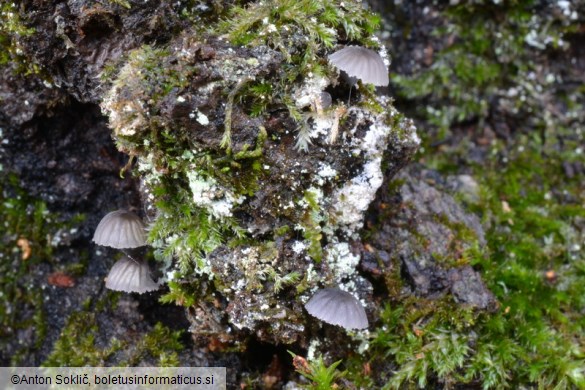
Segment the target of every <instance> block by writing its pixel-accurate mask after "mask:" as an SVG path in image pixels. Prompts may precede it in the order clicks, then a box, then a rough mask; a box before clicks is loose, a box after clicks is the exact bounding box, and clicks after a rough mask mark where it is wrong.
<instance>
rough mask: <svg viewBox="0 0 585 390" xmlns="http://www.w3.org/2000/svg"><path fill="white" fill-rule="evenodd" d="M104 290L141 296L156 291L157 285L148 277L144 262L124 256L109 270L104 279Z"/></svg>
mask: <svg viewBox="0 0 585 390" xmlns="http://www.w3.org/2000/svg"><path fill="white" fill-rule="evenodd" d="M106 288H109V289H110V290H115V291H123V292H127V293H130V292H137V293H139V294H142V293H145V292H148V291H154V290H158V288H159V284H158V283H156V282H155V281H154V280H152V278H151V277H150V269H149V268H148V264H146V262H144V261H138V260H134V259H131V258H130V257H128V256H124V257H123V258H121V259H120V260H118V261H117V262H116V264H114V266H113V267H112V269H111V270H110V273H109V274H108V277H107V278H106Z"/></svg>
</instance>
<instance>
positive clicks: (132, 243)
mask: <svg viewBox="0 0 585 390" xmlns="http://www.w3.org/2000/svg"><path fill="white" fill-rule="evenodd" d="M93 242H95V243H96V244H98V245H103V246H109V247H112V248H116V249H131V248H138V247H141V246H144V245H146V225H145V224H144V222H142V219H140V217H139V216H138V215H136V214H134V213H132V212H130V211H126V210H117V211H112V212H111V213H108V214H107V215H106V216H105V217H103V218H102V220H101V221H100V223H99V224H98V226H97V228H96V229H95V233H94V235H93Z"/></svg>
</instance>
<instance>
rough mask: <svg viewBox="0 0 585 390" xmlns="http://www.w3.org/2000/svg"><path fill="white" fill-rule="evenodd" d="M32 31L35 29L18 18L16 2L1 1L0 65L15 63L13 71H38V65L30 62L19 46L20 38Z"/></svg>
mask: <svg viewBox="0 0 585 390" xmlns="http://www.w3.org/2000/svg"><path fill="white" fill-rule="evenodd" d="M34 33H35V30H34V29H33V28H30V27H27V26H26V25H25V24H24V23H23V21H22V19H21V18H20V15H19V9H18V7H17V5H16V3H14V2H11V1H6V2H2V4H0V67H4V66H7V65H9V64H11V65H14V64H16V69H15V71H17V72H21V73H24V74H30V73H39V70H40V67H39V65H38V64H36V63H31V62H30V61H29V60H28V59H27V58H26V57H25V56H24V53H23V52H22V49H21V47H20V40H21V39H25V38H27V37H30V36H32V35H33V34H34Z"/></svg>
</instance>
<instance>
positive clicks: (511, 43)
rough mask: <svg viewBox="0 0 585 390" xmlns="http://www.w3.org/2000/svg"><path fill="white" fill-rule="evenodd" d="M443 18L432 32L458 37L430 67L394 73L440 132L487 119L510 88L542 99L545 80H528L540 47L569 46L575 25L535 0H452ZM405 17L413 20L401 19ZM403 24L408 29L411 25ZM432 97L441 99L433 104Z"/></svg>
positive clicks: (406, 94)
mask: <svg viewBox="0 0 585 390" xmlns="http://www.w3.org/2000/svg"><path fill="white" fill-rule="evenodd" d="M550 7H551V8H553V7H554V6H553V5H552V4H551V5H550ZM441 17H442V18H444V20H445V23H444V24H442V25H441V26H440V27H437V28H436V29H435V31H434V33H433V35H435V36H438V37H445V36H453V37H456V39H455V40H454V42H450V43H448V44H444V46H443V47H441V48H440V49H439V50H438V51H436V52H435V54H434V56H433V64H432V65H431V66H429V67H425V68H422V69H420V70H416V71H415V72H414V73H413V74H409V75H405V74H398V73H397V74H394V75H393V76H392V83H394V84H396V85H397V86H399V87H400V94H401V95H402V97H405V98H408V99H416V100H417V103H418V104H415V105H411V106H412V107H415V110H416V115H417V116H419V117H421V118H425V120H427V121H428V122H429V123H431V124H433V125H434V126H436V127H437V128H438V129H439V130H440V132H439V137H444V136H445V135H446V133H447V132H448V131H449V128H450V126H451V125H453V124H456V123H460V122H464V121H470V120H473V121H479V123H482V124H483V121H484V120H485V119H486V118H487V116H488V115H489V109H490V102H493V100H494V99H496V98H498V97H502V96H504V97H505V96H506V94H507V92H508V91H509V90H511V89H515V90H516V93H518V94H519V95H524V96H525V97H528V100H532V99H533V97H534V98H537V96H536V95H538V92H537V91H539V89H538V88H534V87H535V86H536V85H538V84H539V83H540V82H539V81H537V80H534V79H531V80H527V79H526V75H527V74H530V73H531V72H536V73H538V72H539V70H538V68H537V66H536V65H537V64H536V62H535V61H534V58H535V57H537V56H538V55H539V52H544V51H545V50H557V49H561V44H564V47H566V46H567V45H566V42H563V39H564V38H565V36H567V34H569V33H571V32H573V31H575V28H576V25H575V24H571V23H568V20H566V18H567V17H566V16H563V14H562V13H561V12H542V7H541V6H540V5H539V4H538V3H537V2H534V1H530V0H529V1H512V2H490V1H480V2H474V4H473V5H470V4H459V5H453V6H448V7H445V9H444V10H443V12H442V13H441ZM405 22H406V23H409V21H408V20H407V19H405V20H404V21H402V20H397V21H396V23H397V24H398V25H402V24H404V23H405ZM401 27H402V28H404V29H405V30H406V31H408V30H409V26H407V25H402V26H401ZM529 37H530V38H529ZM429 38H430V37H429ZM527 42H531V44H527ZM531 95H532V96H531ZM430 96H432V97H433V98H436V100H432V101H430V104H428V103H429V100H428V99H427V98H428V97H430ZM518 102H520V100H518ZM516 104H518V106H517V107H516V108H517V109H518V111H520V112H523V113H524V114H526V115H531V110H530V109H526V108H527V107H526V101H523V103H522V104H519V103H516ZM535 112H538V111H535Z"/></svg>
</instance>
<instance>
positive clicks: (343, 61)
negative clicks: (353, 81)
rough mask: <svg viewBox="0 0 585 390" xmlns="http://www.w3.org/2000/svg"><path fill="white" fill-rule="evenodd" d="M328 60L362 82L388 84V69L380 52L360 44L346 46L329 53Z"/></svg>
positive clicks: (376, 84) (381, 85) (378, 84)
mask: <svg viewBox="0 0 585 390" xmlns="http://www.w3.org/2000/svg"><path fill="white" fill-rule="evenodd" d="M329 62H331V63H332V64H333V65H335V66H336V67H337V68H339V69H341V70H342V71H344V72H345V73H347V75H348V76H350V77H357V78H358V79H360V80H362V82H364V83H368V84H374V85H375V86H378V87H384V86H386V85H388V83H389V82H390V79H389V78H388V69H387V68H386V65H385V64H384V60H383V59H382V57H381V56H380V54H378V53H376V52H375V51H373V50H370V49H366V48H365V47H361V46H346V47H344V48H343V49H341V50H338V51H336V52H335V53H333V54H331V55H329Z"/></svg>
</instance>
